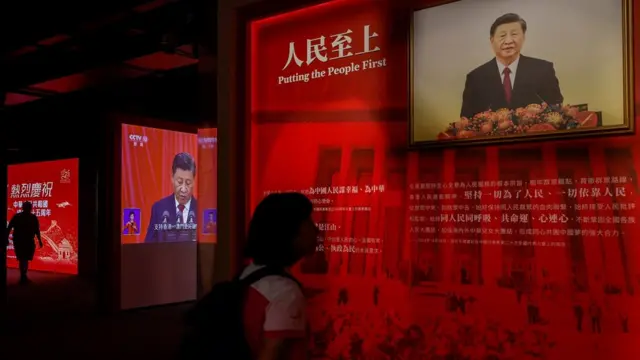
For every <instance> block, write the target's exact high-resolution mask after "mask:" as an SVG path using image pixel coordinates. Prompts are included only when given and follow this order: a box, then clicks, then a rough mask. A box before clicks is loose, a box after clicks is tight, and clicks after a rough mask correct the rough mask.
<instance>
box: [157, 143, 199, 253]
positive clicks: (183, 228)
mask: <svg viewBox="0 0 640 360" xmlns="http://www.w3.org/2000/svg"><path fill="white" fill-rule="evenodd" d="M195 178H196V163H195V161H194V160H193V157H192V156H191V155H190V154H188V153H184V152H183V153H179V154H177V155H176V156H175V157H174V158H173V164H172V166H171V183H172V184H173V194H171V195H169V196H167V197H165V198H163V199H160V200H158V201H156V202H155V203H154V204H153V206H152V207H151V216H150V218H149V227H148V228H147V235H146V236H145V238H144V242H145V243H154V242H177V241H196V223H197V218H198V217H197V216H196V214H197V213H198V203H197V201H196V198H195V197H194V196H193V186H194V182H195Z"/></svg>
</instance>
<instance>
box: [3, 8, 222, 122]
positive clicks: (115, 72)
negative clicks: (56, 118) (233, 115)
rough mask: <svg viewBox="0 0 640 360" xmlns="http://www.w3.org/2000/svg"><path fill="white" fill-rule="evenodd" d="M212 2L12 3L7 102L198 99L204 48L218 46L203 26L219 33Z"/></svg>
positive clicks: (5, 41) (5, 83) (5, 38)
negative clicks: (96, 98)
mask: <svg viewBox="0 0 640 360" xmlns="http://www.w3.org/2000/svg"><path fill="white" fill-rule="evenodd" d="M209 3H211V4H209ZM209 3H207V4H206V5H204V1H203V2H196V1H186V0H180V1H171V0H155V1H148V0H147V1H144V0H131V1H118V0H114V1H108V0H93V1H86V2H78V1H74V2H71V1H70V0H59V1H55V2H49V1H36V0H21V1H15V2H11V5H9V8H10V9H5V10H2V12H3V13H5V11H7V12H6V13H5V14H9V16H4V18H6V19H7V21H6V22H5V23H4V24H3V26H6V31H4V32H3V33H4V34H10V35H9V36H3V41H2V42H0V43H1V45H0V46H1V50H2V54H3V57H2V58H3V62H4V66H3V67H2V68H3V70H4V74H2V75H3V77H2V81H0V84H1V85H0V86H2V89H0V93H3V94H4V97H5V99H4V101H1V102H0V103H3V104H4V107H5V110H9V109H11V110H12V111H13V110H14V109H16V108H24V107H32V106H35V105H38V106H42V105H44V103H45V102H46V103H53V102H60V103H64V101H65V100H63V98H78V97H83V96H89V95H88V94H100V95H102V96H117V97H118V98H119V99H123V98H126V100H123V102H124V103H126V104H128V105H126V106H136V105H134V104H136V103H138V104H145V103H149V102H153V103H155V104H162V102H158V101H153V100H152V99H153V98H154V97H158V96H162V97H164V98H175V99H178V98H180V97H182V98H184V97H185V93H191V95H193V97H196V98H197V88H198V86H197V80H196V79H197V71H195V68H196V66H197V62H198V59H197V58H198V51H197V49H198V48H199V47H201V46H203V45H204V46H207V47H211V48H213V49H215V44H212V43H211V42H212V41H210V39H212V38H213V36H209V37H203V36H200V35H199V34H203V33H205V32H204V31H202V28H201V24H205V23H206V26H207V27H208V28H215V19H216V15H215V13H212V14H208V13H207V12H212V11H215V10H214V9H215V8H216V6H215V4H216V1H210V2H209ZM205 6H206V10H205V9H204V7H205ZM4 7H5V8H6V6H4ZM5 14H3V15H5ZM198 44H199V45H200V46H198ZM185 68H186V69H185ZM172 73H173V75H172ZM160 79H171V80H170V81H160ZM134 84H135V85H134ZM194 84H195V86H194ZM123 89H124V90H123ZM171 91H173V94H171V93H170V92H171ZM79 93H86V94H79ZM159 93H160V94H159ZM43 99H46V100H47V101H44V100H43ZM176 102H177V101H173V102H172V103H176ZM141 106H143V105H138V107H141Z"/></svg>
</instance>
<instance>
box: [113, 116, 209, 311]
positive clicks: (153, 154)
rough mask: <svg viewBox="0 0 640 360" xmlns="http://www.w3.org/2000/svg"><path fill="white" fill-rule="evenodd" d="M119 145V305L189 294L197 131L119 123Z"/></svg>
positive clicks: (197, 217) (192, 284) (194, 232)
mask: <svg viewBox="0 0 640 360" xmlns="http://www.w3.org/2000/svg"><path fill="white" fill-rule="evenodd" d="M121 151H122V154H121V156H122V158H121V169H122V170H121V206H120V214H119V219H120V224H119V225H120V231H121V236H120V238H121V243H122V245H123V246H122V251H121V307H122V308H123V309H127V308H136V307H144V306H153V305H160V304H167V303H174V302H181V301H189V300H193V299H195V297H196V277H197V276H196V264H197V260H196V254H197V249H196V239H197V232H198V223H199V222H200V221H201V218H202V216H201V215H200V214H201V213H200V212H199V210H198V209H199V206H198V198H197V186H196V183H197V181H196V179H197V175H198V171H199V169H198V157H197V156H198V137H197V135H196V134H195V133H185V132H178V131H171V130H163V129H155V128H149V127H143V126H137V125H127V124H123V125H122V148H121Z"/></svg>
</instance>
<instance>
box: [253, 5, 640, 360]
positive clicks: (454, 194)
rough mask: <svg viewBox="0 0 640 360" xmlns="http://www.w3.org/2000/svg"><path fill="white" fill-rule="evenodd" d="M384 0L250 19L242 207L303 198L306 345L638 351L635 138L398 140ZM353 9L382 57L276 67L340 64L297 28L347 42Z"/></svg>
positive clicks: (422, 353) (398, 41)
mask: <svg viewBox="0 0 640 360" xmlns="http://www.w3.org/2000/svg"><path fill="white" fill-rule="evenodd" d="M390 3H392V2H386V1H378V2H371V1H365V2H363V1H358V0H350V1H349V0H344V1H340V0H338V1H333V2H329V3H327V4H323V5H320V6H317V7H313V8H309V9H305V10H301V11H297V12H293V13H289V14H286V15H280V16H276V17H273V18H269V19H266V20H260V21H257V22H254V23H253V24H252V25H251V49H252V51H251V59H250V60H248V61H251V71H252V73H251V86H252V98H251V109H250V110H251V123H252V129H251V134H252V141H251V207H252V208H254V207H255V206H256V205H257V203H258V202H259V201H260V200H261V199H262V198H263V197H264V196H265V195H266V194H268V193H270V192H281V191H299V192H303V193H305V194H307V195H308V196H309V197H310V198H311V199H312V201H313V202H314V204H315V215H314V216H315V220H316V222H317V223H318V226H319V227H320V229H321V231H322V235H321V237H320V239H319V244H318V247H317V252H316V254H315V255H314V256H313V257H312V258H310V259H307V260H305V261H303V263H302V264H301V266H300V267H299V268H298V269H297V273H298V275H299V278H300V280H301V281H302V282H303V283H304V284H305V286H306V287H307V288H308V290H309V293H310V294H311V296H310V298H309V316H310V321H311V328H312V333H313V343H312V345H311V349H312V351H313V353H314V356H316V357H317V358H335V359H338V358H357V359H399V358H403V359H529V358H531V359H534V358H536V359H553V360H555V359H568V358H584V359H603V358H605V357H607V358H612V359H613V358H615V359H632V358H637V357H639V356H640V347H639V346H638V345H634V344H635V343H633V342H630V339H632V338H633V339H636V340H637V339H638V338H639V336H638V335H640V297H639V296H638V295H637V294H638V291H640V245H639V244H640V243H639V242H638V241H637V239H636V238H637V234H638V233H640V228H639V227H638V221H639V220H640V219H639V216H640V212H639V210H638V208H637V205H636V204H637V193H638V175H637V174H638V172H640V146H639V145H638V143H640V138H639V137H638V136H637V135H636V136H632V137H618V138H611V137H609V138H602V139H597V140H593V139H592V140H589V141H583V140H578V141H571V142H568V141H567V142H562V141H556V142H546V143H537V144H524V145H504V146H488V147H481V148H463V149H445V150H432V151H422V152H412V153H410V152H408V151H407V150H406V147H407V133H408V131H407V128H408V124H407V118H408V115H407V114H408V109H407V104H408V99H407V92H406V88H407V86H406V81H407V78H408V73H409V71H408V68H407V61H406V54H407V46H408V45H407V44H408V39H407V31H406V27H407V25H406V21H408V18H409V17H408V15H407V14H408V13H407V10H406V9H400V8H398V7H394V6H390V5H389V4H390ZM363 4H366V6H364V5H363ZM634 5H635V13H636V14H638V8H640V2H639V1H635V2H634ZM635 20H636V22H637V21H638V16H637V15H636V18H635ZM365 25H370V27H369V29H368V30H367V31H368V35H371V34H372V33H371V31H372V30H374V31H375V32H376V34H377V35H378V36H377V37H374V38H370V39H371V41H372V42H371V43H370V44H369V46H374V43H373V41H375V42H376V43H375V46H379V47H380V51H377V52H375V53H373V54H370V55H367V56H375V57H377V58H376V59H377V60H381V59H383V58H385V59H386V62H385V64H386V65H385V66H383V67H380V68H378V69H372V70H371V71H368V72H359V73H357V74H351V75H349V76H323V77H320V78H318V79H312V80H309V81H308V82H305V81H304V79H302V80H300V78H299V77H298V78H294V80H295V79H297V80H296V81H293V82H292V83H288V84H286V85H285V86H283V85H282V84H279V83H278V80H279V77H280V76H292V75H296V71H297V72H299V73H313V71H314V70H318V71H325V70H327V68H328V67H329V66H338V65H342V66H348V65H349V64H350V63H351V62H354V60H353V59H354V57H351V58H350V60H345V59H337V60H333V61H331V62H326V63H324V62H318V61H315V62H311V64H307V63H306V60H307V58H306V55H307V53H306V49H307V47H306V41H307V40H309V39H315V38H318V37H320V36H323V35H324V36H326V41H328V42H331V41H333V40H334V39H335V38H333V39H331V38H330V35H335V34H338V33H339V32H341V31H343V29H350V30H352V31H353V33H352V36H353V39H354V40H353V43H352V46H353V48H354V52H356V51H358V50H357V49H360V48H362V46H363V44H362V41H360V42H358V40H357V39H358V38H359V37H362V36H363V35H362V34H363V29H364V28H363V27H364V26H365ZM357 34H360V35H357ZM639 42H640V39H639V38H638V37H636V38H635V39H634V53H635V54H636V56H637V54H638V49H639V48H640V47H639V46H638V43H639ZM292 43H293V44H294V45H293V46H294V48H295V49H296V50H298V49H299V50H298V51H299V52H297V53H296V54H297V55H298V57H299V59H298V60H300V61H299V62H296V58H293V59H292V63H293V64H294V67H292V68H290V67H285V65H286V64H287V63H288V62H289V61H288V60H289V56H288V55H289V54H290V52H289V50H290V49H291V46H292V45H291V44H292ZM451 45H452V46H453V44H451ZM297 46H299V48H298V47H297ZM369 49H371V47H370V48H369ZM360 51H361V50H360ZM256 54H257V55H256ZM364 60H366V59H364V58H363V61H364ZM298 63H300V65H299V66H298V65H297V64H298ZM329 64H330V65H329ZM289 66H291V64H289ZM302 68H304V69H305V70H295V71H294V69H302ZM639 70H640V69H637V66H636V72H635V74H636V75H635V79H634V80H635V82H634V84H635V90H636V92H635V93H636V103H640V81H639V80H638V79H639V74H640V71H639ZM298 75H300V74H298ZM310 76H311V75H310ZM637 120H638V117H636V121H637Z"/></svg>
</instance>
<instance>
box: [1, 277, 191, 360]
mask: <svg viewBox="0 0 640 360" xmlns="http://www.w3.org/2000/svg"><path fill="white" fill-rule="evenodd" d="M30 277H31V280H32V283H30V284H28V285H18V284H17V282H18V277H17V273H16V272H15V271H12V270H9V276H8V283H9V286H8V296H7V297H8V299H7V300H8V301H7V303H8V309H9V311H8V318H7V321H6V323H5V324H2V325H3V326H4V327H5V329H6V330H7V331H6V332H5V334H3V335H2V336H0V359H2V360H10V359H21V360H22V359H37V358H41V357H45V356H46V357H48V358H52V359H58V358H60V359H62V358H63V357H67V356H74V357H75V356H78V358H83V357H82V356H83V355H84V356H86V358H90V359H109V360H116V359H125V358H127V359H128V358H131V359H133V358H134V357H133V356H136V358H144V359H145V360H146V359H174V357H175V350H176V347H177V345H178V342H179V340H180V336H181V332H182V323H181V318H182V314H183V313H184V311H185V310H186V308H187V306H188V305H184V304H182V305H174V306H163V307H158V308H153V309H145V310H138V311H127V312H122V313H119V314H116V315H109V316H105V315H97V314H96V313H95V306H94V304H95V299H94V296H93V294H94V292H93V289H92V286H91V285H90V284H88V283H85V282H83V281H82V280H80V279H79V278H78V277H75V276H66V275H58V274H46V273H35V272H34V273H32V274H31V276H30ZM20 353H22V354H20ZM19 354H20V355H19Z"/></svg>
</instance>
